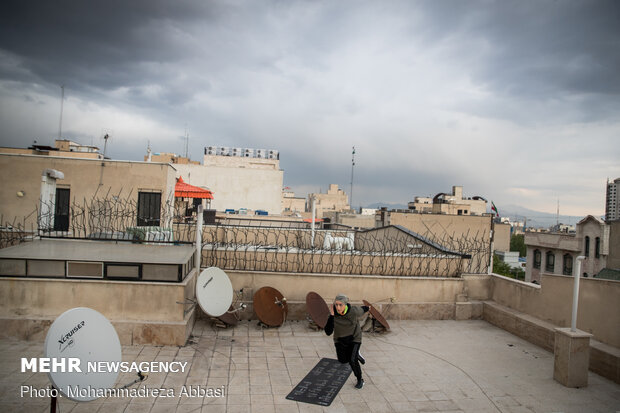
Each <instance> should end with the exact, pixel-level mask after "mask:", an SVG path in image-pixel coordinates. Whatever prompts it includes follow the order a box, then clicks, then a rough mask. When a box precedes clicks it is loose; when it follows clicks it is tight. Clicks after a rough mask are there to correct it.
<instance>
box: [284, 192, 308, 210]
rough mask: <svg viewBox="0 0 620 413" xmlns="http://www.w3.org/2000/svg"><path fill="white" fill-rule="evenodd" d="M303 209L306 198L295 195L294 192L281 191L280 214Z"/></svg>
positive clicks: (304, 208)
mask: <svg viewBox="0 0 620 413" xmlns="http://www.w3.org/2000/svg"><path fill="white" fill-rule="evenodd" d="M305 211H306V198H299V197H296V196H295V193H294V192H282V214H287V213H294V212H299V213H301V212H305Z"/></svg>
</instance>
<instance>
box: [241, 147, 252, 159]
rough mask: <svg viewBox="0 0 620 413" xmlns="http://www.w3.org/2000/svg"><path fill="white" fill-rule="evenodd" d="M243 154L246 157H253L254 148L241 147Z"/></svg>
mask: <svg viewBox="0 0 620 413" xmlns="http://www.w3.org/2000/svg"><path fill="white" fill-rule="evenodd" d="M243 156H244V157H246V158H252V157H254V149H248V148H245V149H243Z"/></svg>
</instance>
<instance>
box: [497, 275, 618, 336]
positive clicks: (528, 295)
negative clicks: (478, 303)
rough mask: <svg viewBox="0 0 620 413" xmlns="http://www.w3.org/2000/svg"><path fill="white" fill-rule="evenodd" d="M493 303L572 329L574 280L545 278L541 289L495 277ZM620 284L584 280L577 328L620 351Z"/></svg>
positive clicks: (557, 277) (550, 276) (525, 283)
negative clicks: (619, 298)
mask: <svg viewBox="0 0 620 413" xmlns="http://www.w3.org/2000/svg"><path fill="white" fill-rule="evenodd" d="M492 283H493V287H492V289H491V292H492V293H491V297H490V298H491V299H492V300H494V301H495V302H497V303H499V304H502V305H504V306H507V307H510V308H512V309H515V310H517V311H521V312H523V313H526V314H528V315H530V316H533V317H536V318H539V319H541V320H543V321H547V322H549V323H552V324H554V325H556V326H559V327H570V324H571V314H572V297H573V284H574V279H573V277H568V276H562V275H546V274H545V275H543V276H542V277H541V282H540V286H537V285H534V284H531V283H527V282H521V281H517V280H513V279H511V278H507V277H502V276H498V275H493V277H492ZM619 296H620V282H619V281H610V280H600V279H592V278H583V279H582V280H581V282H580V285H579V306H578V313H577V328H578V329H580V330H583V331H586V332H588V333H591V334H593V335H594V338H595V339H596V340H598V341H602V342H603V343H606V344H609V345H612V346H615V347H616V348H618V347H620V328H618V326H620V300H618V297H619Z"/></svg>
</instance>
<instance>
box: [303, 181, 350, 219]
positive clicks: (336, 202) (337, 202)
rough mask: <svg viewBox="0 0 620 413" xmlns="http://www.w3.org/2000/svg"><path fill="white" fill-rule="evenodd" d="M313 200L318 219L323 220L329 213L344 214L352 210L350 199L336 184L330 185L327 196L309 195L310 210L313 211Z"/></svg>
mask: <svg viewBox="0 0 620 413" xmlns="http://www.w3.org/2000/svg"><path fill="white" fill-rule="evenodd" d="M312 199H314V200H315V201H314V207H315V209H316V216H317V218H322V217H323V214H324V213H325V212H327V211H333V212H342V211H349V210H350V209H351V206H350V205H349V197H348V196H347V194H345V192H344V191H343V190H342V189H340V188H338V185H336V184H330V185H329V189H328V190H327V193H326V194H320V193H319V194H316V193H313V194H308V204H307V205H308V210H311V209H312Z"/></svg>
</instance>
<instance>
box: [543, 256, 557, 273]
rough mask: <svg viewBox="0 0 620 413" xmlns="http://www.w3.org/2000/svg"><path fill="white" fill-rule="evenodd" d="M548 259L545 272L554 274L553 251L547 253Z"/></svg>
mask: <svg viewBox="0 0 620 413" xmlns="http://www.w3.org/2000/svg"><path fill="white" fill-rule="evenodd" d="M546 258H547V259H546V263H545V271H547V272H553V268H554V267H555V255H553V251H547V257H546Z"/></svg>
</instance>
